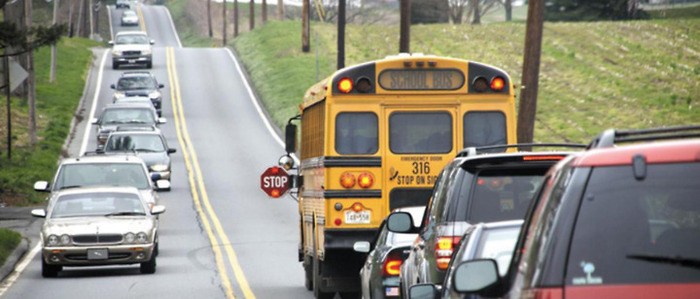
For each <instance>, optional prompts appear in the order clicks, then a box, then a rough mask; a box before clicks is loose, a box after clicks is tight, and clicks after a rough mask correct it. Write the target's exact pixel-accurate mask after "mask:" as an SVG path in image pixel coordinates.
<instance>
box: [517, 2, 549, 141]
mask: <svg viewBox="0 0 700 299" xmlns="http://www.w3.org/2000/svg"><path fill="white" fill-rule="evenodd" d="M543 22H544V0H530V1H528V8H527V25H526V27H525V53H524V57H523V80H522V83H521V85H520V86H521V92H520V105H519V107H518V143H530V142H532V140H533V139H534V135H535V114H536V113H537V86H538V80H539V75H540V54H541V52H542V26H543Z"/></svg>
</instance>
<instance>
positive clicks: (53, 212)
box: [32, 33, 176, 277]
mask: <svg viewBox="0 0 700 299" xmlns="http://www.w3.org/2000/svg"><path fill="white" fill-rule="evenodd" d="M120 34H121V33H120ZM118 36H119V34H118ZM111 87H112V89H114V90H115V92H114V95H113V98H112V103H111V104H108V105H106V106H105V107H104V108H103V109H102V111H101V113H100V116H99V117H98V118H96V119H93V120H92V121H91V124H92V125H94V126H95V127H96V134H95V135H96V149H95V151H94V152H87V153H84V154H82V155H81V156H79V157H74V158H64V159H62V160H61V161H60V163H59V165H58V169H57V171H56V174H55V176H54V178H53V181H52V182H51V183H49V182H48V181H38V182H36V183H35V185H34V189H35V190H36V191H40V192H49V193H50V194H49V195H48V197H47V206H46V208H45V209H36V210H33V211H32V215H33V216H36V217H41V218H45V221H44V224H43V226H42V228H41V231H40V239H41V242H42V247H43V248H42V258H41V262H42V276H44V277H56V276H57V275H58V274H59V272H60V271H62V270H63V267H64V266H98V265H114V264H139V265H140V272H141V273H154V272H155V271H156V257H157V255H158V252H159V232H158V215H160V214H162V213H163V212H165V207H164V206H162V205H159V202H160V197H159V194H158V192H159V191H168V190H170V178H171V162H170V154H172V153H175V152H176V150H175V149H174V148H170V147H169V146H168V144H167V142H166V138H165V136H164V135H163V133H162V132H161V130H160V129H159V126H160V125H162V124H165V123H166V122H167V120H166V119H165V118H162V117H161V115H162V95H161V93H160V91H159V89H160V88H163V84H159V83H158V81H157V80H156V78H155V76H154V75H153V74H152V73H151V72H149V71H141V70H134V71H127V72H124V73H122V74H121V75H120V76H119V78H118V79H117V82H116V83H115V84H112V85H111Z"/></svg>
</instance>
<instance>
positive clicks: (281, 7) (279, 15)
mask: <svg viewBox="0 0 700 299" xmlns="http://www.w3.org/2000/svg"><path fill="white" fill-rule="evenodd" d="M277 20H278V21H282V20H284V2H283V0H277Z"/></svg>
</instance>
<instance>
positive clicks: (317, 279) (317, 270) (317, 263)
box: [311, 242, 335, 299]
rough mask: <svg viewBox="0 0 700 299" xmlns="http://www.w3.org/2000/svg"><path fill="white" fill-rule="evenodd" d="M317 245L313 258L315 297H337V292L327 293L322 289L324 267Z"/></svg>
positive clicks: (317, 298)
mask: <svg viewBox="0 0 700 299" xmlns="http://www.w3.org/2000/svg"><path fill="white" fill-rule="evenodd" d="M315 243H316V242H314V244H315ZM316 246H317V245H314V256H313V259H312V264H311V265H312V269H313V282H312V284H313V290H314V297H316V299H333V297H335V293H327V292H324V291H321V269H322V268H323V265H322V264H321V263H323V261H321V260H319V259H318V258H317V256H318V254H317V249H316Z"/></svg>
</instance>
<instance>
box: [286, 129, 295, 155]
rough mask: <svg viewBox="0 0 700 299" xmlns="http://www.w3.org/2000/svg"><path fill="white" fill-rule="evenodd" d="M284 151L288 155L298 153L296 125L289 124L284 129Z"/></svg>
mask: <svg viewBox="0 0 700 299" xmlns="http://www.w3.org/2000/svg"><path fill="white" fill-rule="evenodd" d="M284 142H285V145H284V150H285V151H287V153H290V154H291V153H294V152H296V151H297V126H296V125H294V124H291V123H290V124H287V126H286V127H285V128H284Z"/></svg>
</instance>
